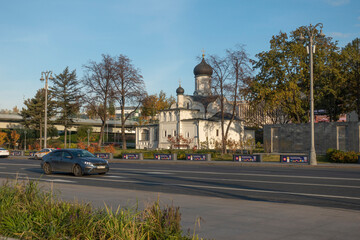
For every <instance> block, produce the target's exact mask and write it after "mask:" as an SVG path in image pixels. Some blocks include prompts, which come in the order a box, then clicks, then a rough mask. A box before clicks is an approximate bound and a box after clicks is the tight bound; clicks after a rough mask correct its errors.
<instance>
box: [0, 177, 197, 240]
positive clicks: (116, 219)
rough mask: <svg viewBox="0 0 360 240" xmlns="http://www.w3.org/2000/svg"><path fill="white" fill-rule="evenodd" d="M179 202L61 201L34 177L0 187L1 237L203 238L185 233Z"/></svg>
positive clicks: (7, 182)
mask: <svg viewBox="0 0 360 240" xmlns="http://www.w3.org/2000/svg"><path fill="white" fill-rule="evenodd" d="M180 220H181V214H180V211H179V208H178V207H174V206H166V207H165V208H161V207H160V205H159V202H155V203H153V204H151V205H149V206H148V207H146V208H145V209H144V210H142V211H139V210H138V209H137V208H134V209H133V208H130V209H123V208H118V209H117V210H116V211H113V210H112V209H109V208H108V207H107V206H105V208H103V209H96V208H93V207H92V206H91V205H90V204H86V203H77V202H65V201H60V200H59V199H58V198H57V197H56V195H55V194H54V193H53V192H52V191H42V190H41V189H40V187H39V186H38V183H37V182H34V181H17V180H15V181H6V182H5V183H3V185H2V186H0V236H6V237H14V238H19V239H124V240H125V239H126V240H127V239H129V240H130V239H134V240H135V239H144V240H145V239H149V240H150V239H174V240H175V239H199V238H198V236H197V235H195V234H194V235H193V236H188V235H184V234H183V231H182V229H181V226H180Z"/></svg>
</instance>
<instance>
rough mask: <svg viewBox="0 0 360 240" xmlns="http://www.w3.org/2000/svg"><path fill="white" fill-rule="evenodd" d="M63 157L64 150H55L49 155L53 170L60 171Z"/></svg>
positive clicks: (48, 160)
mask: <svg viewBox="0 0 360 240" xmlns="http://www.w3.org/2000/svg"><path fill="white" fill-rule="evenodd" d="M61 157H62V151H56V152H53V153H52V154H51V155H49V156H48V159H47V162H48V163H49V164H50V165H51V168H52V170H53V171H59V167H58V165H59V161H60V160H61Z"/></svg>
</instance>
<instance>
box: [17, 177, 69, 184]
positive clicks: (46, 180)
mask: <svg viewBox="0 0 360 240" xmlns="http://www.w3.org/2000/svg"><path fill="white" fill-rule="evenodd" d="M20 179H25V180H36V181H43V182H58V183H76V181H71V180H66V179H46V178H32V177H20Z"/></svg>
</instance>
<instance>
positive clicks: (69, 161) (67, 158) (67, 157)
mask: <svg viewBox="0 0 360 240" xmlns="http://www.w3.org/2000/svg"><path fill="white" fill-rule="evenodd" d="M72 166H73V157H72V155H71V154H70V153H69V152H68V151H63V154H62V156H61V160H60V161H59V170H60V171H64V172H72Z"/></svg>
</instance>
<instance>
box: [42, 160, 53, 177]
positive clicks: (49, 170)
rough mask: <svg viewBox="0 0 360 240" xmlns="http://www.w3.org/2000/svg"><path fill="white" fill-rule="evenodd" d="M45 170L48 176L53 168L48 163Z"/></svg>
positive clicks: (44, 167) (45, 164) (44, 166)
mask: <svg viewBox="0 0 360 240" xmlns="http://www.w3.org/2000/svg"><path fill="white" fill-rule="evenodd" d="M43 170H44V173H45V174H46V175H49V174H51V166H50V164H48V163H44V165H43Z"/></svg>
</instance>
